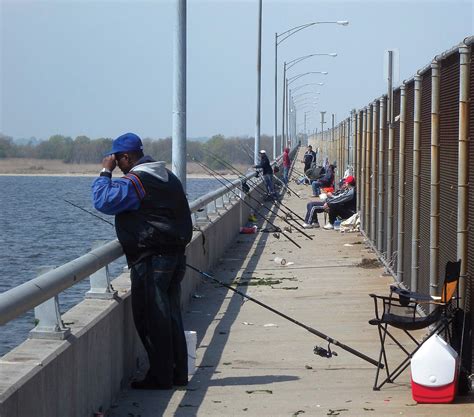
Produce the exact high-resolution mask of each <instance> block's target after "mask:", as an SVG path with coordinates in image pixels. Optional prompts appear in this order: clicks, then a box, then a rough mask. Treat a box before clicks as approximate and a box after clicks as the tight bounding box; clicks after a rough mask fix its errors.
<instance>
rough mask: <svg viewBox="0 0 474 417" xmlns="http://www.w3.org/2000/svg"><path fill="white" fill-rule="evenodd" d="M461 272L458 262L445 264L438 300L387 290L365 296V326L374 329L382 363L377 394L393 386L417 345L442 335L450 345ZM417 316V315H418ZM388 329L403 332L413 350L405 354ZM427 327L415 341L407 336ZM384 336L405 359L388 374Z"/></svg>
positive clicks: (391, 288)
mask: <svg viewBox="0 0 474 417" xmlns="http://www.w3.org/2000/svg"><path fill="white" fill-rule="evenodd" d="M460 272H461V260H459V261H458V262H448V263H447V264H446V274H445V278H444V282H443V288H442V294H441V297H431V296H430V295H426V294H420V293H416V292H411V291H408V290H404V289H401V288H398V287H397V286H395V285H391V286H390V295H389V296H388V297H386V296H378V295H375V294H369V295H370V297H372V298H373V300H374V304H375V318H374V319H372V320H369V323H370V324H372V325H374V326H377V329H378V332H379V338H380V354H379V364H380V363H383V365H384V368H385V372H386V374H387V376H386V378H385V379H384V380H383V381H382V382H381V383H379V382H378V380H379V373H380V367H377V373H376V374H375V382H374V387H373V389H374V390H376V391H378V390H380V388H381V387H382V386H383V385H385V384H386V383H387V382H394V381H395V379H396V378H398V376H400V374H401V373H402V372H403V371H404V370H405V369H406V368H407V367H408V365H409V364H410V360H411V358H412V357H413V355H414V354H415V352H416V351H417V350H418V349H419V348H420V347H421V345H422V344H423V343H424V342H425V341H426V340H428V339H429V337H430V336H432V335H433V334H435V333H440V332H443V331H444V332H445V338H446V339H447V341H448V342H449V341H450V334H449V327H450V326H449V323H450V322H451V321H452V319H453V318H454V315H455V312H456V310H457V309H459V298H458V297H457V296H456V295H457V293H458V289H459V275H460ZM430 305H435V308H433V310H432V311H431V313H429V314H428V315H424V316H423V315H421V314H422V311H423V309H422V308H421V309H420V307H422V306H428V307H429V306H430ZM420 313H421V314H420ZM390 326H392V327H395V328H397V329H401V330H403V332H404V333H405V334H406V335H407V336H408V337H409V339H410V340H411V341H412V342H413V343H414V349H413V350H411V351H410V350H409V348H406V347H405V346H403V345H402V344H401V343H400V342H399V341H398V340H397V339H396V338H395V336H394V335H393V334H392V333H391V332H390V331H389V328H390ZM429 326H431V328H430V330H429V332H428V334H427V336H426V337H425V338H424V339H423V340H422V341H420V342H419V341H418V340H417V339H416V338H415V337H414V336H413V335H412V334H411V333H410V332H412V331H416V330H421V329H426V328H427V327H429ZM387 336H388V337H389V338H390V339H391V340H393V342H394V343H395V344H396V345H397V346H398V347H399V348H400V349H401V350H402V351H403V352H404V353H405V355H406V357H405V359H404V360H403V361H402V362H401V363H400V364H399V365H398V366H397V367H395V369H394V370H393V371H391V372H390V370H389V364H388V360H387V351H386V348H385V342H386V340H387Z"/></svg>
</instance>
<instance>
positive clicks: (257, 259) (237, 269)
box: [109, 164, 474, 417]
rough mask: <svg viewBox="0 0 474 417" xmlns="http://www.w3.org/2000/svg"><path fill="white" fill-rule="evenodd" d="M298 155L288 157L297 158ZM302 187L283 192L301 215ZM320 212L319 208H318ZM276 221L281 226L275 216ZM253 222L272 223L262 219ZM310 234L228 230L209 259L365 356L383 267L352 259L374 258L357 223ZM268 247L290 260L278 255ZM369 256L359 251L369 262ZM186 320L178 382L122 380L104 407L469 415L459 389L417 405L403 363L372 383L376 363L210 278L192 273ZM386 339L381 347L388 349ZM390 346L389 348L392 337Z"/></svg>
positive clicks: (373, 336) (117, 413)
mask: <svg viewBox="0 0 474 417" xmlns="http://www.w3.org/2000/svg"><path fill="white" fill-rule="evenodd" d="M299 165H300V164H297V168H298V169H300V167H299ZM290 186H291V188H292V189H295V190H298V191H299V192H300V194H301V197H302V198H301V199H299V198H297V197H296V196H287V197H286V198H285V199H284V200H283V202H284V204H286V205H288V206H289V207H291V209H292V210H295V211H296V212H297V213H299V214H301V215H304V212H305V210H306V202H307V201H308V199H309V198H310V197H309V196H310V194H311V188H310V187H309V186H297V185H295V183H294V182H293V183H292V184H291V185H290ZM320 221H321V223H323V222H322V215H320ZM276 223H277V224H278V225H281V226H282V227H283V224H282V222H281V221H280V220H276ZM263 227H271V226H268V225H263ZM308 234H309V235H311V236H312V238H313V240H309V239H308V238H306V237H304V236H303V235H302V234H301V233H298V232H296V231H295V230H294V229H293V232H292V233H291V235H290V236H291V237H292V239H294V240H295V241H296V242H297V243H298V244H300V245H301V246H302V248H301V249H298V248H297V247H296V246H294V245H293V244H292V243H290V242H289V241H288V239H286V238H285V237H284V236H280V239H276V238H275V237H274V236H273V235H272V233H265V232H261V233H258V234H255V235H239V236H238V237H237V239H236V241H235V244H234V245H233V246H232V248H231V249H230V250H228V251H227V253H226V255H225V256H223V258H222V259H221V260H220V263H219V265H218V267H217V268H216V269H215V270H214V271H212V273H213V275H214V276H215V277H217V278H218V279H219V280H222V281H225V282H227V283H231V282H233V283H235V284H237V288H238V289H239V290H240V291H243V292H245V293H247V294H249V295H251V296H252V297H255V298H256V299H258V300H259V301H261V302H264V303H265V304H268V305H270V306H272V307H274V308H275V309H277V310H279V311H281V312H283V313H285V314H287V315H289V316H291V317H293V318H295V319H296V320H298V321H300V322H302V323H304V324H306V325H308V326H311V327H313V328H315V329H317V330H319V331H321V332H323V333H325V334H327V335H329V336H331V337H333V338H335V339H337V340H339V341H340V342H341V343H344V344H346V345H349V346H350V347H352V348H354V349H356V350H358V351H360V352H363V353H364V354H366V355H368V356H370V357H371V358H374V359H376V358H377V355H378V348H379V341H378V336H377V330H376V328H375V327H373V326H370V325H369V324H368V320H369V319H371V318H372V317H373V314H374V313H373V302H372V299H371V298H369V296H368V294H369V293H372V292H373V293H378V294H386V293H387V289H388V286H389V284H390V283H392V278H391V277H387V276H384V275H383V272H384V271H383V269H382V268H381V267H377V266H376V267H375V268H364V267H361V266H360V264H361V261H362V260H363V259H375V256H374V255H373V254H372V253H371V252H370V251H369V250H368V249H367V248H366V247H365V245H364V243H363V238H362V237H361V236H360V234H358V233H351V234H341V233H339V232H336V231H327V230H322V229H311V230H309V232H308ZM275 257H282V258H285V259H286V260H287V261H288V262H294V264H292V265H290V266H280V265H278V264H277V263H275V262H274V258H275ZM369 264H370V262H369ZM185 327H186V329H189V330H196V331H197V334H198V349H197V359H196V363H197V365H198V368H197V372H196V373H195V374H194V376H193V377H192V378H191V380H190V384H189V386H188V387H186V388H185V389H178V390H175V391H141V392H140V391H126V392H123V394H122V395H121V397H120V398H119V399H118V400H117V403H116V405H114V406H113V407H112V409H111V410H110V414H109V415H110V416H113V417H139V416H140V417H151V416H153V417H155V416H161V415H165V416H289V417H290V416H298V415H299V416H336V415H339V416H347V417H357V416H373V417H380V416H400V415H403V416H430V417H433V416H457V417H463V416H472V415H473V414H474V411H473V409H474V406H473V404H472V402H471V403H469V401H472V398H471V400H469V399H468V398H464V399H463V398H460V401H459V402H457V403H456V404H449V405H422V404H419V405H417V403H415V402H414V401H413V400H412V398H411V390H410V384H409V372H408V371H405V372H404V373H403V374H402V376H401V377H400V378H399V380H398V381H397V383H396V384H389V385H386V386H385V387H383V388H382V390H381V391H378V392H377V391H373V390H372V385H373V379H374V376H375V370H376V368H375V367H374V366H373V365H371V364H370V363H368V362H366V361H364V360H362V359H360V358H358V357H356V356H354V355H352V354H350V353H348V352H346V351H344V350H342V349H340V348H338V347H333V350H334V351H336V352H337V354H338V356H335V357H333V358H331V359H326V358H321V357H319V356H316V355H315V354H314V353H313V348H314V346H315V345H319V346H323V347H326V343H325V342H324V341H323V340H322V339H319V338H318V337H316V336H314V335H312V334H311V333H309V332H308V331H306V330H305V329H303V328H301V327H299V326H297V325H295V324H293V323H291V322H289V321H287V320H285V319H283V318H282V317H280V316H278V315H275V314H273V313H272V312H270V311H268V310H266V309H264V308H262V307H261V306H259V305H257V304H255V303H253V302H251V301H246V302H243V299H242V297H241V296H239V295H237V294H235V293H233V292H231V291H230V290H227V289H225V288H222V287H219V286H218V285H215V284H213V283H210V282H204V281H203V283H202V285H201V287H200V289H199V292H198V293H197V294H195V298H193V300H192V302H191V303H190V305H189V308H188V310H187V312H186V314H185ZM390 348H391V349H390ZM389 349H390V351H391V352H393V355H392V356H393V357H394V358H395V359H396V358H400V357H399V355H398V353H397V352H396V350H395V349H393V346H390V347H389Z"/></svg>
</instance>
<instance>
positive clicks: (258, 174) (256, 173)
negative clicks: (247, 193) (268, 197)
mask: <svg viewBox="0 0 474 417" xmlns="http://www.w3.org/2000/svg"><path fill="white" fill-rule="evenodd" d="M259 176H260V171H259V170H258V169H257V170H256V171H255V178H258V177H259Z"/></svg>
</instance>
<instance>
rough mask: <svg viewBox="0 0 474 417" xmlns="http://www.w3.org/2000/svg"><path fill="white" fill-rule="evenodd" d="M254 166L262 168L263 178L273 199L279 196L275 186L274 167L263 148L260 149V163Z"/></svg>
mask: <svg viewBox="0 0 474 417" xmlns="http://www.w3.org/2000/svg"><path fill="white" fill-rule="evenodd" d="M254 168H256V169H261V170H262V174H263V180H264V181H265V186H266V187H267V191H268V195H269V196H270V197H271V198H273V199H276V198H278V194H277V193H276V191H275V189H274V187H273V169H272V166H271V165H270V160H269V159H268V156H267V153H266V152H265V151H264V150H263V149H262V150H261V151H260V163H259V164H258V165H255V166H254Z"/></svg>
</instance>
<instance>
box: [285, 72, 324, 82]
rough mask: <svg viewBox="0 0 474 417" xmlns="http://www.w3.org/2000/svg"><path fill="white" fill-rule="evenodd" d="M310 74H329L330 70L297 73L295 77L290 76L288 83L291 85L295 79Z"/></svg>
mask: <svg viewBox="0 0 474 417" xmlns="http://www.w3.org/2000/svg"><path fill="white" fill-rule="evenodd" d="M308 74H323V75H328V72H327V71H309V72H305V73H303V74H298V75H295V76H294V77H290V78H288V85H290V84H291V83H292V82H293V81H296V80H297V79H298V78H301V77H304V76H305V75H308Z"/></svg>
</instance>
